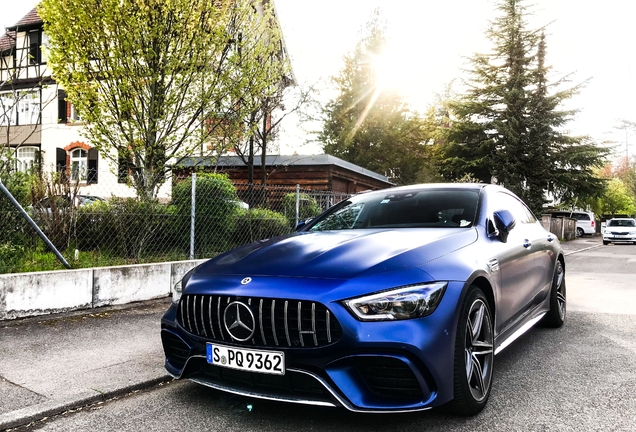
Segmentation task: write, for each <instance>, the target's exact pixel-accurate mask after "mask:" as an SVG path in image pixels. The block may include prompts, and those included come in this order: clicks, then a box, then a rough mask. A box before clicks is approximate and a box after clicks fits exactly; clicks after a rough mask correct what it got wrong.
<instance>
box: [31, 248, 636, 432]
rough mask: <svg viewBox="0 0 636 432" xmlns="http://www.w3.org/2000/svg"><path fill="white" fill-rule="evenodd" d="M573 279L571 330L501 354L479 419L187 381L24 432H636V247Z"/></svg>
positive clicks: (598, 260) (538, 333)
mask: <svg viewBox="0 0 636 432" xmlns="http://www.w3.org/2000/svg"><path fill="white" fill-rule="evenodd" d="M599 243H600V239H599ZM566 274H567V277H566V281H567V288H568V302H569V304H568V317H567V322H566V325H565V326H564V327H563V328H561V329H557V330H553V329H544V328H535V329H532V330H531V331H529V332H528V333H526V334H525V335H524V336H522V337H521V338H520V339H518V340H517V341H516V342H515V343H513V344H512V345H511V346H510V347H508V348H507V349H506V350H505V351H503V352H502V353H501V354H499V355H498V356H497V357H496V358H495V377H494V387H493V392H492V395H491V398H490V401H489V403H488V405H487V407H486V409H485V410H484V411H483V412H482V413H481V414H480V415H478V416H476V417H471V418H457V417H453V416H450V415H447V414H445V413H443V412H439V411H426V412H420V413H412V414H393V415H364V414H353V413H349V412H347V411H345V410H344V409H334V408H318V407H311V406H302V405H291V404H284V403H273V402H267V401H261V400H250V399H247V398H243V397H239V396H232V395H227V394H224V393H220V392H216V391H214V390H211V389H208V388H205V387H202V386H199V385H196V384H193V383H190V382H187V381H179V382H171V383H168V384H164V385H159V386H156V387H153V388H151V389H148V390H146V391H141V392H136V393H132V394H129V395H127V396H124V397H121V398H117V399H113V400H111V401H107V402H105V403H101V404H98V405H94V406H92V407H86V408H83V409H80V410H76V411H74V412H69V413H65V414H62V415H59V416H56V417H54V418H51V419H46V420H44V421H42V422H38V423H36V424H33V425H31V426H29V427H28V428H21V429H19V430H26V429H29V430H42V431H69V430H74V431H89V430H90V431H113V430H117V431H122V432H123V431H139V430H142V429H143V430H157V431H184V430H197V431H198V430H201V431H203V430H207V431H221V430H222V431H326V430H333V431H369V430H390V431H398V430H419V431H425V430H436V431H474V430H491V431H609V430H611V431H633V430H636V390H635V389H636V283H635V282H634V281H635V277H636V246H631V245H630V246H622V245H610V246H599V247H597V248H592V249H588V250H585V251H582V252H578V253H575V254H572V255H569V256H568V257H567V262H566Z"/></svg>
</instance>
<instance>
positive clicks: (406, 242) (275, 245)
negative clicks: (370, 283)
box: [195, 228, 477, 279]
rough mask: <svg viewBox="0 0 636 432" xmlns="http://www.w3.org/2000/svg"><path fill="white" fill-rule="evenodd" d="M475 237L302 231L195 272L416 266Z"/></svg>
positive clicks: (428, 231) (435, 232)
mask: <svg viewBox="0 0 636 432" xmlns="http://www.w3.org/2000/svg"><path fill="white" fill-rule="evenodd" d="M476 240H477V232H476V230H475V229H473V228H463V229H460V228H437V229H435V228H433V229H432V228H425V229H398V230H395V229H393V230H387V229H378V230H347V231H321V232H300V233H292V234H290V235H288V236H284V237H279V238H275V239H270V240H266V241H261V242H256V243H252V244H249V245H246V246H242V247H239V248H237V249H234V250H232V251H230V252H227V253H225V254H222V255H220V256H218V257H216V258H213V259H211V260H209V261H207V262H206V263H204V264H202V265H201V266H199V267H198V268H197V270H196V272H195V275H196V276H204V275H219V276H220V275H249V276H279V277H309V278H322V279H348V278H352V277H356V276H360V275H364V276H370V275H374V274H380V273H385V272H391V271H397V270H404V269H407V268H414V267H418V266H421V265H423V264H425V263H427V262H429V261H431V260H434V259H436V258H438V257H440V256H443V255H446V254H448V253H450V252H452V251H454V250H457V249H460V248H462V247H465V246H466V245H468V244H470V243H473V242H474V241H476Z"/></svg>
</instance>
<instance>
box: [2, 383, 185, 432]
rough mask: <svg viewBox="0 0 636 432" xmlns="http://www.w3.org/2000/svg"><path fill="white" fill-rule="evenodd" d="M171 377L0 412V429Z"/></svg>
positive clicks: (139, 388)
mask: <svg viewBox="0 0 636 432" xmlns="http://www.w3.org/2000/svg"><path fill="white" fill-rule="evenodd" d="M172 379H173V378H172V377H171V376H170V375H167V374H166V375H162V376H160V377H157V378H154V379H150V380H147V381H143V382H138V383H135V384H130V385H127V386H123V387H118V388H114V389H112V390H106V391H104V392H99V393H97V394H96V393H95V392H84V393H81V394H78V395H75V396H69V397H67V398H64V399H60V400H50V401H46V402H43V403H40V404H37V405H33V406H28V407H25V408H20V409H18V410H15V411H11V412H9V413H5V414H0V431H4V430H7V429H10V428H16V427H19V426H26V425H28V424H30V423H32V422H36V421H39V420H42V419H43V418H45V417H52V416H55V415H57V414H61V413H63V412H65V411H68V410H72V409H76V408H80V407H84V406H87V405H92V404H94V403H97V402H103V401H106V400H108V399H112V398H114V397H117V396H121V395H123V394H127V393H130V392H133V391H136V390H143V389H146V388H149V387H153V386H156V385H158V384H162V383H166V382H170V381H172Z"/></svg>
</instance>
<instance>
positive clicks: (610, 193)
mask: <svg viewBox="0 0 636 432" xmlns="http://www.w3.org/2000/svg"><path fill="white" fill-rule="evenodd" d="M599 202H600V210H601V212H602V214H609V215H613V214H628V215H632V214H634V213H636V201H635V200H634V195H633V194H632V193H631V191H630V190H629V188H628V187H627V186H626V185H625V183H623V181H622V180H620V179H618V178H613V179H611V180H609V182H608V184H607V188H606V191H605V193H604V194H603V195H602V196H601V197H600V199H599Z"/></svg>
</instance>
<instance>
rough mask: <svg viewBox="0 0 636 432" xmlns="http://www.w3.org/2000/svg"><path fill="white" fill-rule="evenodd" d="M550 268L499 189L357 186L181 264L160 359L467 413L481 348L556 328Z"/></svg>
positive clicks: (514, 204) (358, 405)
mask: <svg viewBox="0 0 636 432" xmlns="http://www.w3.org/2000/svg"><path fill="white" fill-rule="evenodd" d="M564 275H565V261H564V256H563V252H562V250H561V245H560V243H559V240H558V239H557V238H556V236H554V235H553V234H551V233H550V232H548V231H546V230H545V229H544V228H543V227H542V226H541V223H540V222H539V221H537V219H536V218H535V216H534V215H533V214H532V212H531V211H530V210H529V209H528V207H526V205H525V204H524V203H523V202H522V201H521V200H520V199H519V198H518V197H517V196H515V195H514V194H513V193H511V192H510V191H508V190H506V189H504V188H502V187H500V186H496V185H486V184H426V185H416V186H406V187H397V188H391V189H385V190H380V191H374V192H367V193H363V194H359V195H356V196H353V197H351V198H350V199H348V200H346V201H343V202H341V203H339V204H337V205H335V206H333V207H332V208H330V209H329V210H327V211H326V212H324V213H323V214H322V215H320V216H318V217H317V218H315V219H313V220H310V221H307V222H306V223H301V224H300V226H299V227H298V228H297V229H296V231H295V232H293V233H291V234H289V235H285V236H282V237H277V238H272V239H268V240H262V241H259V242H256V243H252V244H249V245H245V246H242V247H239V248H237V249H234V250H232V251H229V252H227V253H224V254H222V255H219V256H217V257H216V258H214V259H211V260H209V261H207V262H205V263H204V264H202V265H200V266H198V267H196V268H195V269H193V270H191V271H190V272H189V273H187V274H186V275H185V277H183V279H182V280H181V281H180V282H179V283H177V285H176V286H175V288H174V294H173V303H172V305H171V306H170V308H169V309H168V311H167V312H166V314H165V315H164V317H163V319H162V322H161V337H162V342H163V348H164V351H165V356H166V362H165V366H166V369H167V370H168V372H169V373H170V374H171V375H172V376H174V377H175V378H187V379H190V380H192V381H195V382H197V383H200V384H203V385H206V386H209V387H212V388H215V389H218V390H221V391H225V392H230V393H235V394H241V395H247V396H250V397H257V398H265V399H272V400H280V401H287V402H297V403H305V404H314V405H323V406H338V407H344V408H346V409H348V410H351V411H357V412H403V411H416V410H424V409H428V408H432V407H436V406H441V405H447V406H449V407H450V408H451V409H452V410H453V411H454V412H456V413H458V414H463V415H470V414H476V413H478V412H479V411H480V410H481V409H482V408H483V407H484V405H485V404H486V402H487V400H488V396H489V394H490V390H491V384H492V377H493V367H494V361H493V360H494V356H495V355H496V354H497V353H498V352H499V351H501V350H502V349H504V348H505V347H506V346H508V345H509V344H510V343H511V342H512V341H514V340H515V339H516V338H517V337H519V336H520V335H521V334H523V333H524V332H525V331H527V330H528V329H530V328H531V327H532V326H533V325H534V324H535V323H538V322H540V323H541V324H543V325H546V326H549V327H560V326H561V325H562V324H563V322H564V320H565V310H566V296H565V279H564Z"/></svg>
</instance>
